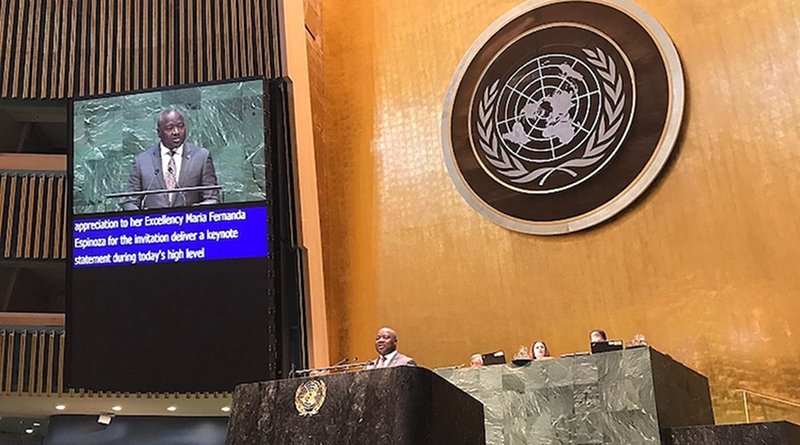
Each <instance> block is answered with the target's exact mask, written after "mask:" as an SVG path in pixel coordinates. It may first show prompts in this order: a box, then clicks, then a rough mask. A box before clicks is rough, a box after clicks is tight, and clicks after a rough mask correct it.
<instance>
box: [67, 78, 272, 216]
mask: <svg viewBox="0 0 800 445" xmlns="http://www.w3.org/2000/svg"><path fill="white" fill-rule="evenodd" d="M72 112H73V119H72V121H73V128H72V130H73V150H72V165H73V194H72V202H73V211H74V214H75V215H82V214H96V213H110V212H119V211H136V210H143V209H158V208H176V207H190V206H195V205H203V204H217V203H237V202H242V203H244V202H258V201H264V200H265V199H266V180H265V146H266V139H265V126H264V125H265V124H264V119H265V104H264V84H263V81H262V80H251V81H238V82H231V83H225V84H216V85H204V86H192V87H181V88H175V89H169V90H163V91H153V92H144V93H135V94H128V95H120V96H108V97H99V98H91V99H85V100H78V101H75V102H74V104H73V111H72Z"/></svg>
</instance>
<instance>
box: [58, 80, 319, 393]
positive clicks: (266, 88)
mask: <svg viewBox="0 0 800 445" xmlns="http://www.w3.org/2000/svg"><path fill="white" fill-rule="evenodd" d="M249 81H261V82H262V95H263V98H264V101H263V106H264V111H263V112H264V127H263V128H264V134H263V137H264V142H265V146H264V150H265V153H264V158H265V170H266V171H265V176H264V178H265V184H264V186H265V189H264V190H265V195H266V197H265V198H266V199H264V200H260V201H241V202H235V203H219V204H215V205H212V206H210V207H211V208H226V207H229V206H231V205H233V206H239V207H251V206H255V205H259V204H261V205H263V206H264V207H266V208H267V234H266V236H267V246H268V250H267V257H266V258H265V261H270V262H271V264H270V266H269V267H270V269H271V271H272V276H271V279H272V289H271V291H272V292H269V291H268V292H267V294H265V295H264V298H273V299H274V301H273V313H272V314H271V316H272V317H273V319H272V321H271V323H272V325H273V326H275V328H274V329H272V330H271V331H272V332H273V333H274V334H273V342H274V345H273V346H274V348H273V349H278V350H282V349H283V346H282V342H283V340H282V339H281V335H280V333H281V329H280V326H278V325H279V324H280V323H281V321H282V320H281V317H280V316H278V315H276V313H275V312H277V311H278V310H279V308H280V307H281V306H283V304H284V302H282V301H281V296H282V292H281V290H280V287H281V282H280V280H279V279H278V278H277V276H278V274H279V268H280V267H281V265H280V249H279V242H278V236H277V235H278V233H279V231H280V229H279V228H278V227H277V225H278V224H279V221H280V219H281V218H280V217H278V215H277V214H278V213H283V212H284V211H288V209H279V208H278V205H279V204H278V202H279V201H280V200H279V199H278V198H277V197H276V196H274V195H275V192H276V190H277V189H278V186H277V185H274V184H273V185H270V181H275V180H277V178H278V177H279V176H280V175H278V174H276V173H277V172H276V171H275V170H276V169H278V168H279V167H278V166H276V165H272V164H273V161H272V160H274V159H276V157H277V158H279V157H280V156H278V154H277V152H278V151H280V150H281V149H283V148H284V147H279V146H278V144H275V138H274V133H276V131H275V130H274V129H272V128H271V125H273V124H274V123H273V113H274V111H273V110H272V107H273V106H274V100H273V97H272V95H273V91H274V88H272V82H271V79H267V78H266V77H265V76H263V75H259V76H245V77H236V78H230V79H222V80H213V81H205V82H195V83H187V84H181V85H171V86H159V87H154V88H147V89H136V90H129V91H120V92H113V93H105V94H98V95H88V96H80V97H77V96H76V97H71V98H69V99H68V100H67V101H66V105H67V163H66V172H65V173H66V175H65V176H66V187H65V194H66V202H65V206H66V208H65V209H64V211H65V224H66V225H65V227H64V233H63V236H64V237H65V239H66V240H67V243H66V244H67V245H66V251H65V254H66V261H67V264H66V274H65V275H66V288H65V321H64V327H65V330H66V332H67V339H66V342H65V345H64V352H65V356H64V372H63V376H64V385H65V387H67V388H74V386H73V385H72V384H71V382H73V381H74V380H75V379H74V376H73V374H72V373H73V360H74V359H75V357H74V355H73V352H74V346H73V343H72V342H73V340H72V338H74V337H73V336H71V335H69V333H70V332H76V331H75V329H74V326H73V325H72V317H71V316H70V314H71V313H72V312H73V310H74V306H73V298H74V296H73V282H74V280H73V273H74V270H75V269H76V268H75V267H74V222H75V217H76V216H77V217H78V219H83V218H91V217H96V216H101V215H139V214H142V215H143V214H147V213H150V212H151V211H155V212H157V211H158V210H161V211H164V209H144V210H134V211H125V210H120V211H113V212H92V213H85V214H84V213H81V214H78V215H76V214H75V208H74V197H73V190H74V181H75V175H74V170H75V165H74V160H75V153H74V149H75V127H74V125H75V122H74V119H75V114H74V109H75V103H76V102H82V101H87V100H96V99H105V98H112V97H122V96H131V95H136V94H143V93H158V92H163V91H175V90H182V89H191V88H198V87H207V86H215V85H225V84H234V83H241V82H249ZM292 174H293V173H289V175H292ZM190 208H192V207H191V206H185V207H175V208H171V209H170V210H184V209H186V210H188V209H190ZM217 261H219V260H217ZM222 261H224V260H222ZM104 267H106V266H104ZM110 267H115V266H110ZM116 267H131V266H116ZM133 267H136V266H133ZM270 294H271V295H270ZM303 301H304V299H303V298H302V297H300V304H301V305H302V304H303ZM300 322H301V323H302V324H305V320H301V321H300ZM304 346H305V345H302V346H301V347H304ZM279 361H280V357H277V358H276V359H275V360H274V362H273V363H270V369H271V370H273V373H272V374H273V375H272V377H271V378H275V377H276V375H277V374H278V372H277V369H276V368H277V367H278V366H279ZM76 389H77V388H76ZM86 389H91V388H86ZM197 391H203V389H202V388H199V389H198V390H197Z"/></svg>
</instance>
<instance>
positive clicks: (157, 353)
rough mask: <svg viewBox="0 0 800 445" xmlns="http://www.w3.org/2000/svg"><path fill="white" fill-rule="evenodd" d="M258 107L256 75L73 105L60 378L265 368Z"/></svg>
mask: <svg viewBox="0 0 800 445" xmlns="http://www.w3.org/2000/svg"><path fill="white" fill-rule="evenodd" d="M267 103H268V101H267V100H266V95H265V91H264V82H263V80H260V79H259V80H242V81H233V82H227V83H220V84H212V85H199V86H184V87H176V88H171V89H164V90H159V91H148V92H138V93H134V94H127V95H116V96H107V97H96V98H88V99H82V100H76V101H74V102H73V106H72V110H71V119H72V132H73V138H72V139H73V144H72V147H71V151H70V161H71V166H72V169H71V190H72V194H71V205H70V206H69V208H70V209H71V212H70V223H71V226H72V231H71V242H70V249H69V253H70V259H69V261H70V265H71V267H70V273H69V274H68V277H69V278H68V280H69V295H68V300H67V332H68V335H67V338H68V345H67V363H68V369H67V380H68V383H69V384H71V385H72V386H75V387H80V388H87V389H102V390H116V391H227V390H232V389H233V386H234V385H235V384H237V383H241V382H245V381H253V380H260V379H265V378H268V377H270V372H269V363H268V359H267V357H268V351H269V350H270V349H271V348H272V346H271V342H274V339H271V338H270V332H271V329H272V327H273V326H274V323H275V320H274V318H273V315H272V312H273V311H272V308H273V307H274V302H273V301H271V299H270V290H271V289H272V287H273V286H274V284H273V281H272V275H273V273H272V267H273V264H274V263H273V261H272V257H271V252H270V246H269V238H270V233H271V232H270V230H271V228H270V227H269V221H270V218H269V216H270V206H269V203H270V202H271V201H270V198H271V197H270V196H269V194H268V190H269V187H268V176H269V175H268V171H267V163H266V162H265V160H266V159H267V156H268V152H269V149H268V144H267V139H266V134H267V131H266V130H267V129H266V128H265V122H266V116H267V113H266V110H265V104H267ZM272 330H274V329H272ZM273 349H274V348H273Z"/></svg>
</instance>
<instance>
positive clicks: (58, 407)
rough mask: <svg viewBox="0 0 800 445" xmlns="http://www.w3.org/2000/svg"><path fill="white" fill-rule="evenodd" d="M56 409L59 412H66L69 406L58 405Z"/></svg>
mask: <svg viewBox="0 0 800 445" xmlns="http://www.w3.org/2000/svg"><path fill="white" fill-rule="evenodd" d="M56 409H57V410H59V411H64V410H65V409H67V405H56Z"/></svg>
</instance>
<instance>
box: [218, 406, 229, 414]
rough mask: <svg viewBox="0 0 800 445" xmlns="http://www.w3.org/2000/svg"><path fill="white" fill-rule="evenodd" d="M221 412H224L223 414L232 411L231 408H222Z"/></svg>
mask: <svg viewBox="0 0 800 445" xmlns="http://www.w3.org/2000/svg"><path fill="white" fill-rule="evenodd" d="M220 410H222V412H223V413H229V412H230V411H231V407H230V406H223V407H222V408H220Z"/></svg>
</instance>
